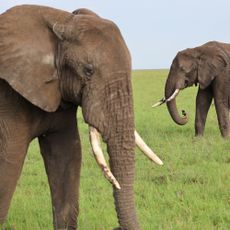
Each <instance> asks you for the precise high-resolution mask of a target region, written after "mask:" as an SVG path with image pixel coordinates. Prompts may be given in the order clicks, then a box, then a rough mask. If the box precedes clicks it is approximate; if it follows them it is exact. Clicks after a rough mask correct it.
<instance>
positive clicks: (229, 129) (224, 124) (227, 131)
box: [214, 96, 230, 137]
mask: <svg viewBox="0 0 230 230" xmlns="http://www.w3.org/2000/svg"><path fill="white" fill-rule="evenodd" d="M214 102H215V108H216V114H217V119H218V123H219V129H220V132H221V135H222V136H223V137H228V136H229V135H230V121H229V109H228V99H227V98H226V99H223V98H220V97H218V96H217V97H214Z"/></svg>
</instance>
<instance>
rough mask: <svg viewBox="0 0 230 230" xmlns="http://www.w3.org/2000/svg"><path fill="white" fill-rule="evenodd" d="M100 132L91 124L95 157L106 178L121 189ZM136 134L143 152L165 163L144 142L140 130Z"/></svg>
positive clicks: (154, 160) (136, 140)
mask: <svg viewBox="0 0 230 230" xmlns="http://www.w3.org/2000/svg"><path fill="white" fill-rule="evenodd" d="M100 136H101V135H100V133H99V132H98V130H97V129H96V128H94V127H93V126H90V125H89V139H90V144H91V147H92V151H93V155H94V158H95V160H96V162H97V164H98V166H99V167H100V168H101V170H102V172H103V174H104V176H105V178H106V179H107V180H108V181H109V182H110V183H111V184H112V185H114V186H115V187H116V188H117V189H121V186H120V184H119V182H118V181H117V179H116V178H115V177H114V175H113V174H112V172H111V170H110V168H109V167H108V165H107V163H106V160H105V157H104V154H103V151H102V149H101V146H100ZM134 136H135V143H136V146H137V147H138V148H139V149H140V150H141V151H142V153H143V154H144V155H145V156H147V157H148V158H149V159H150V160H151V161H153V162H155V163H156V164H158V165H163V162H162V160H161V159H160V158H159V157H158V156H157V155H156V154H155V153H154V152H153V151H152V150H151V149H150V148H149V147H148V145H147V144H146V143H145V142H144V140H143V139H142V138H141V136H140V135H139V134H138V132H137V131H136V130H135V132H134Z"/></svg>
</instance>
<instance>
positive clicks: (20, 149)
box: [0, 121, 29, 224]
mask: <svg viewBox="0 0 230 230" xmlns="http://www.w3.org/2000/svg"><path fill="white" fill-rule="evenodd" d="M14 128H15V126H14ZM26 136H27V135H25V133H24V131H23V130H13V131H10V128H9V127H7V126H6V124H3V121H0V224H3V223H4V221H5V219H6V216H7V213H8V209H9V206H10V202H11V199H12V196H13V193H14V191H15V188H16V184H17V180H18V178H19V176H20V174H21V171H22V166H23V162H24V159H25V155H26V152H27V149H28V145H29V141H28V139H27V138H26Z"/></svg>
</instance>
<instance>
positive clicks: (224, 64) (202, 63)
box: [156, 41, 230, 137]
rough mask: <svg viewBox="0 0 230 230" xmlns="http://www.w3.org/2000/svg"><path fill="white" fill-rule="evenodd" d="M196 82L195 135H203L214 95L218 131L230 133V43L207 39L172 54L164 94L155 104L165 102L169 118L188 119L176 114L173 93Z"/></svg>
mask: <svg viewBox="0 0 230 230" xmlns="http://www.w3.org/2000/svg"><path fill="white" fill-rule="evenodd" d="M198 83H199V89H198V93H197V96H196V117H195V135H196V136H202V135H203V132H204V127H205V122H206V118H207V113H208V110H209V108H210V105H211V102H212V99H213V98H214V103H215V108H216V114H217V118H218V122H219V128H220V132H221V134H222V136H223V137H228V136H229V135H230V122H229V106H230V98H229V97H230V44H226V43H220V42H215V41H212V42H208V43H206V44H204V45H202V46H199V47H196V48H192V49H185V50H183V51H181V52H179V53H178V54H177V55H176V57H175V58H174V60H173V62H172V65H171V68H170V71H169V75H168V78H167V81H166V85H165V97H164V98H163V99H162V100H161V101H160V102H159V103H157V104H156V105H159V104H162V103H164V102H166V104H167V107H168V111H169V113H170V115H171V117H172V119H173V120H174V121H175V122H176V123H177V124H179V125H184V124H186V123H187V121H188V116H187V114H186V112H185V111H183V110H182V113H183V117H181V116H180V115H179V114H178V110H177V106H176V100H175V97H176V96H177V95H178V93H179V90H182V89H184V88H186V87H190V86H192V85H194V84H195V85H196V84H198Z"/></svg>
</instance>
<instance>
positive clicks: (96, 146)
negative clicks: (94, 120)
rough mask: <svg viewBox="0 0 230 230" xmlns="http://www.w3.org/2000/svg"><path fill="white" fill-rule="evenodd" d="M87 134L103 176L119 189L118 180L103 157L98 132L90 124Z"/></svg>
mask: <svg viewBox="0 0 230 230" xmlns="http://www.w3.org/2000/svg"><path fill="white" fill-rule="evenodd" d="M89 136H90V143H91V146H92V150H93V154H94V157H95V159H96V161H97V164H98V165H99V166H100V168H101V170H102V172H103V173H104V176H105V178H106V179H107V180H109V182H111V183H112V184H113V185H114V186H115V187H116V188H117V189H121V187H120V185H119V183H118V181H117V180H116V178H115V177H114V175H113V174H112V172H111V171H110V169H109V167H108V166H107V163H106V161H105V157H104V155H103V152H102V149H101V147H100V138H99V136H100V134H99V132H98V131H97V130H96V129H95V128H93V127H92V126H89Z"/></svg>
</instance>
